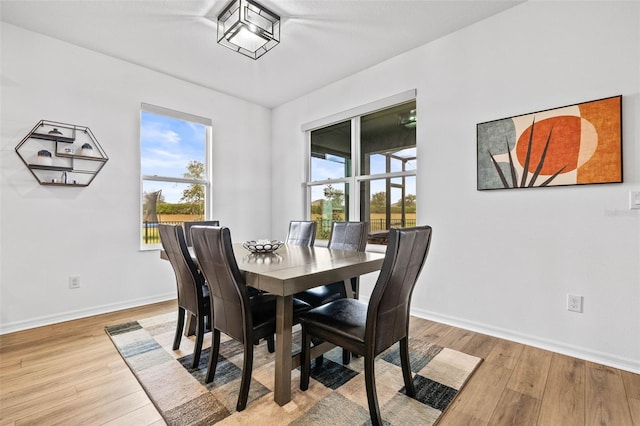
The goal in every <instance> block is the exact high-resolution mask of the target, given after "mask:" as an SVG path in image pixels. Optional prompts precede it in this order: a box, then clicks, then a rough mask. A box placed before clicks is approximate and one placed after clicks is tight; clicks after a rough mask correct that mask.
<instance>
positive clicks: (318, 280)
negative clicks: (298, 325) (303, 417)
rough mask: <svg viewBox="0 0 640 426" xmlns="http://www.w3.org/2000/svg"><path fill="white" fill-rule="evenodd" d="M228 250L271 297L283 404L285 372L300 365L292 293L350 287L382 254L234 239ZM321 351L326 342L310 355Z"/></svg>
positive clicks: (378, 264) (277, 396) (277, 392)
mask: <svg viewBox="0 0 640 426" xmlns="http://www.w3.org/2000/svg"><path fill="white" fill-rule="evenodd" d="M233 251H234V254H235V258H236V261H237V263H238V267H239V269H240V270H241V271H242V272H243V274H244V277H245V280H246V283H247V285H249V286H251V287H254V288H257V289H259V290H264V291H267V292H269V293H271V294H274V295H275V296H276V298H277V302H276V351H275V380H274V383H275V389H274V400H275V402H276V403H278V404H279V405H284V404H286V403H287V402H289V401H290V400H291V370H292V369H294V368H297V367H298V366H299V365H300V355H299V354H295V355H294V354H292V334H293V333H292V328H293V295H294V294H296V293H298V292H300V291H303V290H307V289H310V288H313V287H318V286H322V285H326V284H331V283H334V282H338V281H344V282H345V286H346V287H347V289H349V290H350V289H351V281H350V279H351V278H352V277H357V276H360V275H363V274H367V273H370V272H375V271H379V270H380V269H381V268H382V262H383V260H384V254H383V253H372V252H357V251H347V250H337V249H329V248H326V247H303V246H296V245H284V246H282V247H280V248H279V249H278V250H276V251H275V252H273V253H264V254H256V253H251V252H249V251H248V250H246V249H245V248H244V247H243V246H242V244H240V243H236V244H234V245H233ZM192 253H193V252H192ZM347 294H349V293H347ZM324 350H326V346H325V347H323V346H322V345H320V346H319V347H318V348H316V350H314V351H312V354H311V355H312V356H316V355H319V354H320V353H322V352H323V351H324Z"/></svg>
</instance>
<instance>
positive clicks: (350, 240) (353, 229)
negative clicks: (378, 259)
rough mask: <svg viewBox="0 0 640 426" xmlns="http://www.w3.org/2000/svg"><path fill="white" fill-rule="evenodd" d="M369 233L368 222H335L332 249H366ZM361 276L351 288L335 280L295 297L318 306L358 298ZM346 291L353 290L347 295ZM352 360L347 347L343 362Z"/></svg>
mask: <svg viewBox="0 0 640 426" xmlns="http://www.w3.org/2000/svg"><path fill="white" fill-rule="evenodd" d="M368 235H369V223H368V222H333V224H332V225H331V234H330V235H329V244H328V245H327V247H328V248H330V249H339V250H349V251H361V252H362V251H364V250H365V248H366V247H367V237H368ZM359 284H360V277H352V278H351V285H350V288H345V283H344V281H339V282H335V283H333V284H327V285H323V286H319V287H314V288H310V289H308V290H305V291H302V292H300V293H297V294H296V295H295V297H296V298H297V299H300V300H302V301H305V302H307V303H308V304H309V305H311V306H312V307H314V308H315V307H318V306H320V305H324V304H325V303H329V302H333V301H334V300H337V299H342V298H344V297H354V298H356V299H357V298H358V293H359ZM346 291H350V292H352V295H349V296H347V293H346ZM322 362H323V356H322V355H320V356H319V357H317V358H316V364H322ZM350 362H351V354H350V353H349V351H347V350H346V349H345V350H344V351H343V353H342V363H343V364H345V365H347V364H349V363H350Z"/></svg>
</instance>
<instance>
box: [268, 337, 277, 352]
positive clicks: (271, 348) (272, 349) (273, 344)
mask: <svg viewBox="0 0 640 426" xmlns="http://www.w3.org/2000/svg"><path fill="white" fill-rule="evenodd" d="M267 350H268V351H269V353H270V354H272V353H274V352H275V351H276V342H275V339H274V338H273V334H272V335H271V336H269V337H267Z"/></svg>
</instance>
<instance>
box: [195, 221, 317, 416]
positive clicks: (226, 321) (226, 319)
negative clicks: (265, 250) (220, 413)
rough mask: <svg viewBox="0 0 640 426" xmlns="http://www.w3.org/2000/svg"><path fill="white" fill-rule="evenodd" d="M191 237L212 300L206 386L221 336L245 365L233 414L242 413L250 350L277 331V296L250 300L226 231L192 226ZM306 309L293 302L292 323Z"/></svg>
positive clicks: (251, 361) (250, 357)
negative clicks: (236, 346)
mask: <svg viewBox="0 0 640 426" xmlns="http://www.w3.org/2000/svg"><path fill="white" fill-rule="evenodd" d="M191 234H192V237H193V248H194V250H195V253H196V258H197V259H198V263H199V264H200V269H201V270H202V273H203V274H204V277H205V279H206V282H207V285H208V286H209V291H210V293H211V299H212V303H211V316H212V318H213V326H212V331H213V339H212V343H211V352H210V357H209V365H208V367H207V374H206V377H205V382H206V383H211V382H212V381H213V379H214V377H215V372H216V366H217V363H218V354H219V352H220V333H224V334H226V335H227V336H229V337H231V338H232V339H234V340H236V341H238V342H240V343H242V344H243V346H244V361H243V365H242V379H241V381H240V394H239V395H238V402H237V404H236V410H237V411H242V410H244V409H245V407H246V406H247V399H248V395H249V385H250V383H251V372H252V370H253V346H254V344H257V343H258V341H259V340H261V339H265V338H267V339H268V338H269V337H270V336H271V337H273V335H274V333H275V331H276V296H275V295H273V294H268V293H260V294H257V295H255V296H253V297H249V293H248V291H247V285H246V283H245V282H244V279H243V276H242V274H241V273H240V269H239V268H238V264H237V262H236V258H235V256H234V253H233V246H232V244H231V233H230V231H229V228H226V227H210V226H194V227H192V228H191ZM309 309H310V306H309V305H308V304H306V303H305V302H301V301H299V300H297V299H295V298H294V300H293V315H294V323H297V318H298V317H299V315H300V314H301V313H303V312H306V311H308V310H309Z"/></svg>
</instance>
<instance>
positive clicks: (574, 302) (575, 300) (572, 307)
mask: <svg viewBox="0 0 640 426" xmlns="http://www.w3.org/2000/svg"><path fill="white" fill-rule="evenodd" d="M582 301H583V298H582V296H578V295H575V294H567V311H571V312H580V313H582Z"/></svg>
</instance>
